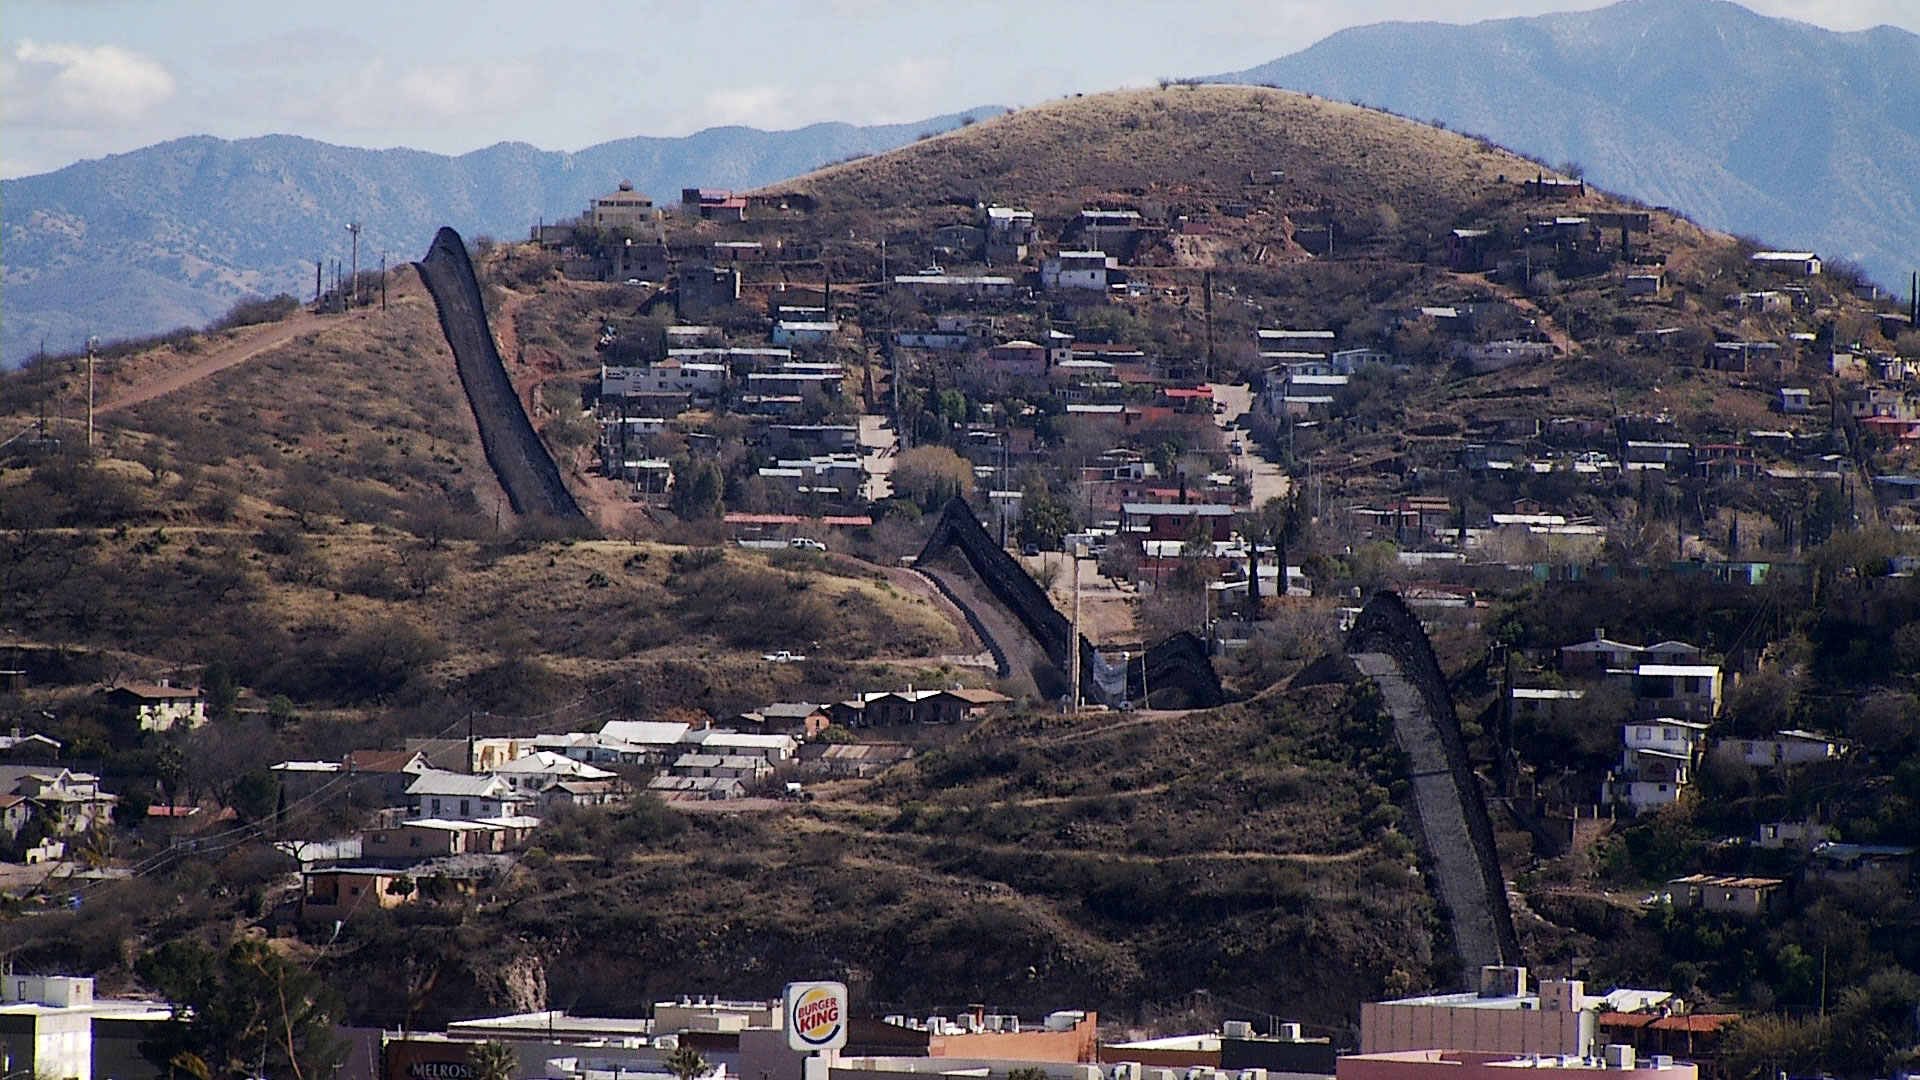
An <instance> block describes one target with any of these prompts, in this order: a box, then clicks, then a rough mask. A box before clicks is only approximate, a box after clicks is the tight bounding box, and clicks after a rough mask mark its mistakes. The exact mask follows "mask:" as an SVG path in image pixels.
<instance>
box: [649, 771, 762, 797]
mask: <svg viewBox="0 0 1920 1080" xmlns="http://www.w3.org/2000/svg"><path fill="white" fill-rule="evenodd" d="M647 790H648V791H651V792H652V793H654V794H655V795H657V796H659V797H660V798H662V799H664V800H666V801H667V802H687V801H698V800H706V799H744V798H746V797H747V782H746V781H745V780H742V779H740V778H739V777H737V776H670V775H663V776H656V777H654V778H653V779H651V780H649V781H647Z"/></svg>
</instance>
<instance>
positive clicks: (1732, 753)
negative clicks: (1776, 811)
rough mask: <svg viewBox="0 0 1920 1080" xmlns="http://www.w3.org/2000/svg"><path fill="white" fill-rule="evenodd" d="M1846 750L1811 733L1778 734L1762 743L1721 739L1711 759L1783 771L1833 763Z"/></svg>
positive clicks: (1831, 740) (1779, 732)
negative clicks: (1822, 762) (1794, 767)
mask: <svg viewBox="0 0 1920 1080" xmlns="http://www.w3.org/2000/svg"><path fill="white" fill-rule="evenodd" d="M1842 749H1843V747H1842V745H1841V743H1840V742H1839V741H1838V740H1836V739H1829V738H1827V737H1826V736H1824V735H1816V734H1814V733H1813V732H1811V731H1776V732H1774V733H1773V734H1772V735H1770V736H1767V737H1766V738H1761V739H1748V738H1738V739H1719V740H1716V741H1715V742H1714V744H1713V750H1712V751H1711V752H1710V755H1709V756H1711V757H1712V758H1713V759H1714V760H1715V761H1721V762H1727V763H1729V764H1731V763H1738V764H1741V765H1746V766H1749V767H1751V768H1755V769H1784V768H1791V767H1793V766H1795V765H1809V764H1812V763H1814V762H1819V761H1832V760H1833V759H1835V758H1837V757H1839V756H1840V754H1841V751H1842Z"/></svg>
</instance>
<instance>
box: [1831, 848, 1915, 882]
mask: <svg viewBox="0 0 1920 1080" xmlns="http://www.w3.org/2000/svg"><path fill="white" fill-rule="evenodd" d="M1812 854H1813V861H1812V862H1811V863H1810V864H1808V866H1807V876H1809V877H1812V878H1814V879H1816V880H1819V881H1832V882H1847V883H1857V884H1875V885H1880V886H1883V887H1887V888H1891V889H1901V888H1904V887H1905V886H1906V885H1907V883H1908V882H1910V881H1912V880H1913V856H1914V849H1913V848H1911V847H1905V846H1901V845H1897V844H1840V843H1835V842H1833V841H1827V842H1825V843H1821V844H1816V845H1815V846H1814V848H1813V852H1812Z"/></svg>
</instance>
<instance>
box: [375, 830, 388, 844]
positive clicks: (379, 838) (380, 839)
mask: <svg viewBox="0 0 1920 1080" xmlns="http://www.w3.org/2000/svg"><path fill="white" fill-rule="evenodd" d="M388 839H389V838H388V836H387V834H386V833H383V832H377V833H374V834H373V842H374V843H375V844H384V843H387V841H388Z"/></svg>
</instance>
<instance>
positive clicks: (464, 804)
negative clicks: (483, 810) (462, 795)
mask: <svg viewBox="0 0 1920 1080" xmlns="http://www.w3.org/2000/svg"><path fill="white" fill-rule="evenodd" d="M472 812H473V811H471V810H469V809H468V808H467V800H465V799H461V800H460V816H461V817H466V816H467V815H468V814H470V813H472Z"/></svg>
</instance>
